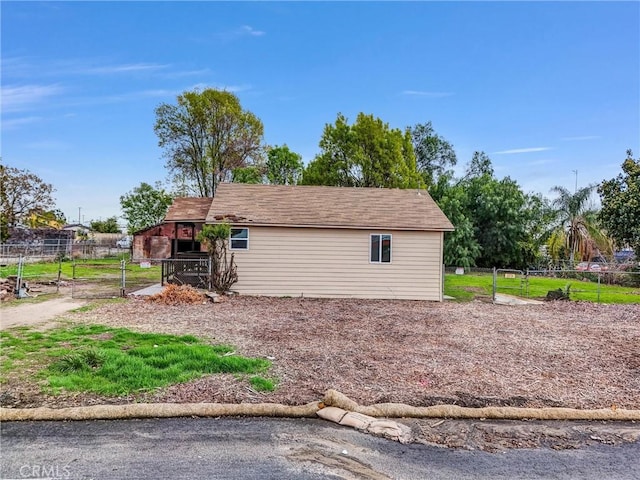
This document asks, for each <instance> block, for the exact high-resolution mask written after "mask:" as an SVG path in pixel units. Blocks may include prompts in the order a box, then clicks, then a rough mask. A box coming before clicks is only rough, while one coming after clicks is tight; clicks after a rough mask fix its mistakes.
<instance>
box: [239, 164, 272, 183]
mask: <svg viewBox="0 0 640 480" xmlns="http://www.w3.org/2000/svg"><path fill="white" fill-rule="evenodd" d="M263 180H264V175H263V173H262V169H261V168H260V167H257V166H255V165H251V166H249V167H240V168H236V169H235V170H234V171H233V175H232V179H231V181H232V182H233V183H264V182H263Z"/></svg>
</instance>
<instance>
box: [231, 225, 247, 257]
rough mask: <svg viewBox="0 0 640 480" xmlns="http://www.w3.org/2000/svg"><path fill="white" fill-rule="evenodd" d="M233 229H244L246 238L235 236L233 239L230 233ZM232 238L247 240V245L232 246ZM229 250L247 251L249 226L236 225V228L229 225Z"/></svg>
mask: <svg viewBox="0 0 640 480" xmlns="http://www.w3.org/2000/svg"><path fill="white" fill-rule="evenodd" d="M234 230H246V231H247V238H246V239H245V238H236V239H234V238H233V237H232V236H231V234H232V233H233V231H234ZM233 240H242V241H245V240H246V242H247V246H246V247H235V248H234V247H233ZM229 250H235V251H247V250H249V228H247V227H237V228H233V227H231V231H230V232H229Z"/></svg>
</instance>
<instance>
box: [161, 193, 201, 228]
mask: <svg viewBox="0 0 640 480" xmlns="http://www.w3.org/2000/svg"><path fill="white" fill-rule="evenodd" d="M211 200H213V199H212V198H211V197H178V198H174V199H173V203H172V204H171V206H170V207H169V209H168V210H167V214H166V215H165V217H164V221H165V222H204V221H205V219H206V218H207V213H208V212H209V208H211Z"/></svg>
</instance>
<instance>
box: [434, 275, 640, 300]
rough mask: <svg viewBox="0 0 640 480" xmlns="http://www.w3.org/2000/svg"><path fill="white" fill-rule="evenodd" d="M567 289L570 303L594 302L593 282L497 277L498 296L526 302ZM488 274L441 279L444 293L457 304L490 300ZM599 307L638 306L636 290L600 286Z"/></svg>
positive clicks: (638, 290) (639, 290)
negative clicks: (625, 304) (524, 299)
mask: <svg viewBox="0 0 640 480" xmlns="http://www.w3.org/2000/svg"><path fill="white" fill-rule="evenodd" d="M567 287H568V288H569V292H570V298H571V300H581V301H588V302H597V301H598V284H597V282H593V281H588V280H581V279H579V278H546V277H533V276H531V277H529V278H528V285H527V284H525V283H524V282H523V280H522V279H520V278H515V279H510V278H505V277H504V275H501V276H499V277H498V292H499V293H506V294H512V295H518V296H527V297H529V298H538V299H541V298H545V297H546V295H547V292H549V291H550V290H557V289H561V290H565V289H566V288H567ZM492 292H493V275H492V274H490V273H489V274H465V275H455V274H447V275H445V281H444V293H445V295H449V296H451V297H454V298H455V299H456V300H459V301H469V300H473V299H474V298H475V297H477V296H485V297H486V296H488V297H491V295H492ZM599 301H600V303H640V288H637V287H636V288H633V287H621V286H618V285H605V284H601V285H600V299H599Z"/></svg>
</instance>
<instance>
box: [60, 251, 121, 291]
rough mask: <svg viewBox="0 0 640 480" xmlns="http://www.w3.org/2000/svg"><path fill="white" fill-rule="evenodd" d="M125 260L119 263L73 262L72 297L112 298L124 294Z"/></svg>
mask: <svg viewBox="0 0 640 480" xmlns="http://www.w3.org/2000/svg"><path fill="white" fill-rule="evenodd" d="M125 282H126V262H125V261H124V260H121V261H120V264H119V265H118V264H113V263H111V264H105V263H84V262H80V263H74V264H73V283H72V288H71V297H72V298H113V297H124V296H125Z"/></svg>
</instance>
